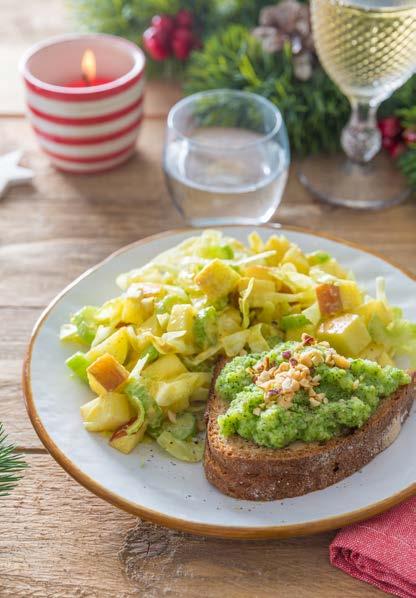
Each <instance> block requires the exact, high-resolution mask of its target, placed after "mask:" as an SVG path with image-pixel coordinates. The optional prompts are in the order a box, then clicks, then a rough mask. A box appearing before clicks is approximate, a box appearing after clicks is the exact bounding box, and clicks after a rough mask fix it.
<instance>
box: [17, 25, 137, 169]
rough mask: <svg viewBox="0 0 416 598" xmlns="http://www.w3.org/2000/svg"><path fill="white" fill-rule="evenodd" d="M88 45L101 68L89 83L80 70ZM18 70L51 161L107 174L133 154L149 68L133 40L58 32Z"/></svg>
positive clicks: (34, 123) (32, 119) (61, 166)
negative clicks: (60, 33)
mask: <svg viewBox="0 0 416 598" xmlns="http://www.w3.org/2000/svg"><path fill="white" fill-rule="evenodd" d="M87 50H91V52H92V54H93V58H94V56H95V61H96V65H97V75H96V76H95V75H93V76H92V77H91V78H90V79H89V80H88V79H83V77H82V74H81V62H82V59H83V56H85V53H86V51H87ZM91 52H90V53H89V54H91ZM20 69H21V73H22V76H23V79H24V83H25V87H26V99H27V107H28V116H29V120H30V122H31V124H32V126H33V129H34V131H35V134H36V136H37V139H38V141H39V144H40V146H41V147H42V149H43V151H44V152H45V153H46V154H47V155H48V156H49V158H50V160H51V162H52V164H54V166H56V167H57V168H58V169H60V170H64V171H67V172H73V173H92V172H102V171H104V170H109V169H111V168H114V167H115V166H117V165H118V164H121V163H122V162H124V161H125V160H127V158H129V157H130V156H131V154H132V153H133V152H134V150H135V145H136V139H137V135H138V132H139V129H140V125H141V122H142V118H143V91H144V69H145V57H144V54H143V52H142V51H141V50H140V48H138V47H137V46H136V45H135V44H133V43H132V42H129V41H127V40H124V39H122V38H119V37H115V36H112V35H101V34H97V35H68V36H60V37H56V38H53V39H51V40H48V41H46V42H44V43H41V44H38V45H36V46H34V47H32V48H31V49H30V50H29V51H28V52H27V53H26V54H25V55H24V56H23V58H22V60H21V64H20Z"/></svg>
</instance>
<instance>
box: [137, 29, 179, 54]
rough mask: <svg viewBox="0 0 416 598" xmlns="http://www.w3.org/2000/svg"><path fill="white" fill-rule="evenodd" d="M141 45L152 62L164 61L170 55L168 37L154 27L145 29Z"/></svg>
mask: <svg viewBox="0 0 416 598" xmlns="http://www.w3.org/2000/svg"><path fill="white" fill-rule="evenodd" d="M143 44H144V47H145V48H146V50H147V51H148V52H149V54H150V56H151V57H152V58H153V59H154V60H166V58H168V57H169V56H170V55H171V54H172V50H171V47H170V43H169V37H168V36H167V35H166V33H165V32H164V31H163V30H161V29H156V27H149V28H148V29H146V31H145V32H144V33H143Z"/></svg>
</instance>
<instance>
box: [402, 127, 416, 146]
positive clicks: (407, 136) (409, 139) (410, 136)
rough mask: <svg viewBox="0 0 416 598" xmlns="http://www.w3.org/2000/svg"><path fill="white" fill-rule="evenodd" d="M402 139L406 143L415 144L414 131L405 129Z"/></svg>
mask: <svg viewBox="0 0 416 598" xmlns="http://www.w3.org/2000/svg"><path fill="white" fill-rule="evenodd" d="M402 137H403V139H404V141H405V142H406V143H416V130H414V129H405V130H404V131H403V135H402Z"/></svg>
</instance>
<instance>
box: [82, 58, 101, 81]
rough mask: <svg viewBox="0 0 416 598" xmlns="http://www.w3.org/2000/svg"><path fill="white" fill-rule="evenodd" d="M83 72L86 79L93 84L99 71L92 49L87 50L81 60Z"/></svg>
mask: <svg viewBox="0 0 416 598" xmlns="http://www.w3.org/2000/svg"><path fill="white" fill-rule="evenodd" d="M81 72H82V77H83V78H84V79H85V81H86V82H87V83H88V84H89V85H91V83H92V81H93V80H94V79H95V75H96V72H97V68H96V63H95V55H94V52H93V51H92V50H85V52H84V54H83V56H82V60H81Z"/></svg>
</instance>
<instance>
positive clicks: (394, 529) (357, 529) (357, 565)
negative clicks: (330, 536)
mask: <svg viewBox="0 0 416 598" xmlns="http://www.w3.org/2000/svg"><path fill="white" fill-rule="evenodd" d="M329 556H330V561H331V563H332V565H335V567H338V568H339V569H342V570H343V571H345V572H346V573H349V574H350V575H352V576H353V577H356V578H357V579H360V580H362V581H366V582H367V583H371V584H373V585H374V586H376V587H377V588H380V589H381V590H384V592H389V593H390V594H394V595H395V596H401V597H402V598H415V597H416V497H414V498H411V499H409V500H408V501H406V502H404V503H402V504H401V505H398V506H397V507H394V508H393V509H391V510H390V511H387V513H383V514H382V515H378V516H377V517H373V519H369V520H368V521H363V522H361V523H357V524H355V525H350V526H349V527H346V528H344V529H342V530H341V531H340V532H338V534H337V535H336V536H335V538H334V540H333V542H332V544H331V546H330V547H329Z"/></svg>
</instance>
